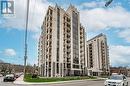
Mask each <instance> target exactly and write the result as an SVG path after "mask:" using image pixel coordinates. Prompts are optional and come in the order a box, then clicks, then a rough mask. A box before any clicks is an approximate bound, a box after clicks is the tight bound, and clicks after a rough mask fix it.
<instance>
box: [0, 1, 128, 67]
mask: <svg viewBox="0 0 130 86" xmlns="http://www.w3.org/2000/svg"><path fill="white" fill-rule="evenodd" d="M0 1H2V0H0ZM13 1H14V14H13V15H11V16H10V15H7V16H4V15H3V14H0V60H2V61H4V62H8V63H13V64H23V63H24V59H23V58H24V35H25V19H26V1H27V0H13ZM105 2H106V0H30V9H29V10H30V11H29V28H28V40H27V42H28V59H27V64H32V65H33V64H36V63H37V56H38V54H37V53H38V51H37V50H38V49H37V46H38V38H39V35H40V32H41V25H42V22H43V19H44V16H45V14H46V11H47V8H48V6H49V5H51V6H55V4H58V5H59V6H61V7H62V8H64V9H65V10H66V9H67V8H68V7H69V5H70V4H72V5H74V6H75V7H76V8H77V9H78V11H79V12H80V21H81V24H82V25H83V26H84V27H85V30H86V38H87V40H88V39H90V38H92V37H94V36H96V35H98V34H100V33H104V34H105V35H106V36H107V42H108V46H109V57H110V65H111V66H130V0H113V2H112V3H111V4H110V5H109V6H108V7H105V6H104V4H105Z"/></svg>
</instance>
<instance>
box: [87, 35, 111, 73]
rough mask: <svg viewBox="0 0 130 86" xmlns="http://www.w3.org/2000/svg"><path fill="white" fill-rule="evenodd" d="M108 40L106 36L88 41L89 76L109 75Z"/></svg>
mask: <svg viewBox="0 0 130 86" xmlns="http://www.w3.org/2000/svg"><path fill="white" fill-rule="evenodd" d="M108 53H109V52H108V46H107V39H106V36H105V35H104V34H99V35H97V36H96V37H94V38H92V39H90V40H88V41H87V68H88V75H94V76H98V75H101V74H103V75H106V74H109V72H110V68H109V54H108Z"/></svg>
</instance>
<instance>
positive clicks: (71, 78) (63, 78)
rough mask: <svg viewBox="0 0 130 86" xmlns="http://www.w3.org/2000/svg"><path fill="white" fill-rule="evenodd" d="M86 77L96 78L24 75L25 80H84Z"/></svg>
mask: <svg viewBox="0 0 130 86" xmlns="http://www.w3.org/2000/svg"><path fill="white" fill-rule="evenodd" d="M84 79H96V78H95V77H88V76H84V77H83V76H82V77H80V76H78V77H59V78H58V77H54V78H39V77H38V78H32V77H31V75H26V76H25V77H24V81H25V82H57V81H69V80H84Z"/></svg>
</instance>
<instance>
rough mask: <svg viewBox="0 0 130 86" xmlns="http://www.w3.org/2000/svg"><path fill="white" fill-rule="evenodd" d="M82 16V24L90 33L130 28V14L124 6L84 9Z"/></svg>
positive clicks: (81, 12)
mask: <svg viewBox="0 0 130 86" xmlns="http://www.w3.org/2000/svg"><path fill="white" fill-rule="evenodd" d="M80 15H81V23H82V24H83V25H84V26H85V27H86V28H87V30H88V31H101V30H107V29H113V28H129V27H130V24H129V22H130V19H129V18H130V12H129V11H127V10H126V9H124V8H123V7H122V6H115V7H114V8H93V9H82V10H81V11H80Z"/></svg>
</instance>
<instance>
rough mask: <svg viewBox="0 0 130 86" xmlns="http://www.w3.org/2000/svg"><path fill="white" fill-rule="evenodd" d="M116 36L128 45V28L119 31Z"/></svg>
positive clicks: (129, 30) (129, 37)
mask: <svg viewBox="0 0 130 86" xmlns="http://www.w3.org/2000/svg"><path fill="white" fill-rule="evenodd" d="M118 35H119V37H121V38H123V39H125V41H126V42H128V43H130V28H128V29H124V30H122V31H120V32H119V33H118Z"/></svg>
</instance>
